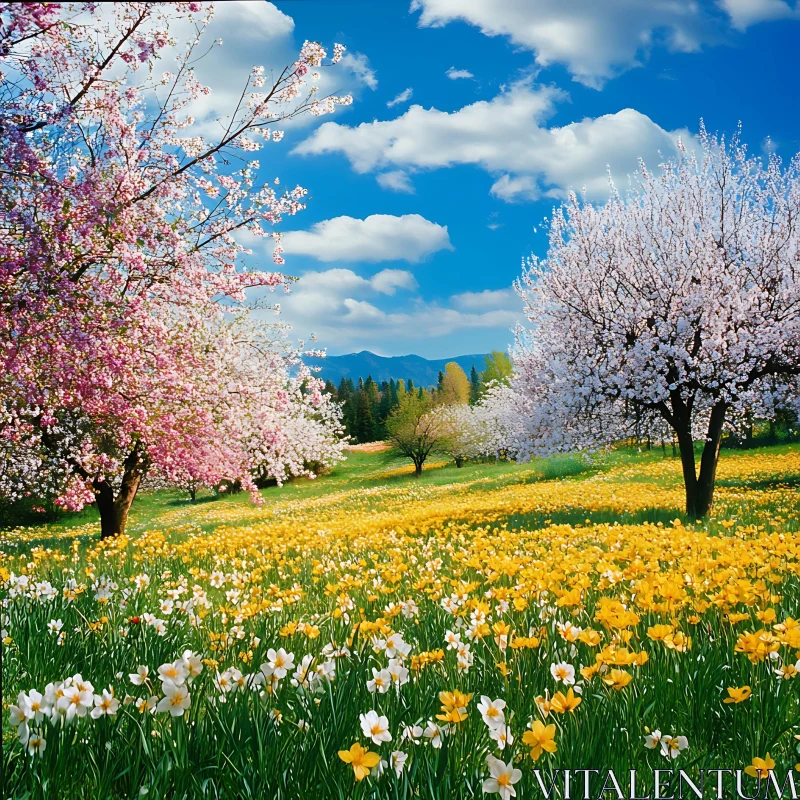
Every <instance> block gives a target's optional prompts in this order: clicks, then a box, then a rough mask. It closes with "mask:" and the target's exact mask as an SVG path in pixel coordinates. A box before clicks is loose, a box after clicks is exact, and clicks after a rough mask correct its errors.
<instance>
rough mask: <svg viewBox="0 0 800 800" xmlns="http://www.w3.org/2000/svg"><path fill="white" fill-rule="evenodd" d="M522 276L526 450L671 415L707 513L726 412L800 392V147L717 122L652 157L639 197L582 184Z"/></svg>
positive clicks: (689, 490) (692, 500)
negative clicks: (719, 132)
mask: <svg viewBox="0 0 800 800" xmlns="http://www.w3.org/2000/svg"><path fill="white" fill-rule="evenodd" d="M517 289H518V291H519V293H520V295H521V296H522V298H523V300H524V302H525V310H526V315H527V316H528V318H529V320H530V321H531V323H532V324H531V330H530V331H528V332H527V333H526V334H523V335H522V336H521V337H520V339H519V346H518V353H517V358H516V369H517V372H518V377H517V380H516V384H515V386H516V389H517V390H518V391H519V392H520V393H521V394H523V395H524V396H525V397H526V399H527V400H528V402H529V404H530V406H529V407H530V414H529V416H528V418H527V424H526V429H527V430H526V436H525V439H526V442H525V444H524V446H523V448H522V449H523V451H527V453H528V454H530V453H532V452H536V451H553V450H559V449H569V448H584V447H593V446H596V445H597V444H599V443H603V442H611V441H614V440H618V439H620V438H622V437H624V436H627V435H629V433H630V432H631V430H632V429H633V426H634V425H635V424H645V425H646V424H648V420H652V419H654V418H660V419H661V420H662V421H663V422H664V423H666V424H667V425H668V426H669V427H670V428H671V429H672V430H673V431H674V432H675V435H676V437H677V440H678V444H679V447H680V455H681V462H682V466H683V477H684V483H685V487H686V513H687V514H688V515H689V516H691V517H695V518H701V517H703V516H705V515H706V514H707V513H708V511H709V509H710V508H711V505H712V499H713V493H714V484H715V476H716V469H717V460H718V456H719V447H720V441H721V437H722V433H723V429H724V427H725V426H726V424H731V423H732V422H734V421H735V419H736V417H737V415H740V414H742V413H743V412H745V411H746V410H748V409H756V410H757V411H758V412H759V413H762V414H772V413H774V411H775V410H776V409H778V408H780V407H781V406H787V405H789V404H792V403H796V402H797V398H798V375H800V156H798V157H796V158H795V159H794V160H793V161H792V162H791V163H790V164H789V165H788V166H786V167H783V166H782V165H781V163H780V161H779V159H778V158H777V157H776V156H775V155H771V156H770V157H769V158H767V159H766V160H762V159H759V158H753V157H749V156H748V155H747V154H746V152H745V148H744V146H743V145H742V144H741V142H740V140H739V137H738V136H736V137H734V138H733V140H732V141H730V142H726V141H725V140H724V139H719V138H717V137H715V136H711V135H709V134H707V133H706V132H705V130H703V129H701V132H700V137H699V151H698V152H694V151H693V152H685V151H683V155H682V157H681V158H680V159H679V160H677V161H676V162H672V163H668V164H664V165H662V169H661V171H660V172H659V173H658V174H655V173H652V172H649V171H648V170H647V169H646V167H645V166H644V164H642V165H641V167H640V171H639V173H638V175H637V180H636V182H635V185H634V187H633V188H632V189H631V190H630V192H629V193H628V194H627V195H626V196H625V197H622V196H620V195H619V194H617V193H614V194H612V196H611V198H610V200H609V201H608V203H607V204H606V205H604V206H601V207H597V206H593V205H591V204H589V203H587V202H582V201H580V200H579V199H578V198H577V197H576V196H575V195H574V194H573V195H571V196H570V198H569V200H568V202H567V203H566V204H565V205H564V206H563V207H562V208H560V209H558V210H557V211H556V212H555V214H554V217H553V219H552V222H551V227H550V248H549V252H548V255H547V257H546V258H545V259H543V260H539V259H537V258H531V259H530V261H529V262H528V264H527V268H526V269H525V271H524V274H523V276H522V279H521V280H520V281H519V282H518V285H517ZM698 438H699V439H700V440H701V442H702V448H701V453H700V458H699V469H698V465H697V463H696V459H695V450H694V441H695V439H698Z"/></svg>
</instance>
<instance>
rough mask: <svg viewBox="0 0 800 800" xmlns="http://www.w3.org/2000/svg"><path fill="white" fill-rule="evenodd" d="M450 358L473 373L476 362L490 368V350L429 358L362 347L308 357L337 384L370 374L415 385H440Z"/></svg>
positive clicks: (480, 367)
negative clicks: (387, 354)
mask: <svg viewBox="0 0 800 800" xmlns="http://www.w3.org/2000/svg"><path fill="white" fill-rule="evenodd" d="M450 361H455V362H456V363H457V364H459V365H460V366H461V368H462V369H463V370H464V372H466V373H467V376H469V373H470V370H471V369H472V365H473V364H474V365H475V369H476V370H478V372H481V371H482V370H484V369H486V354H482V353H480V354H477V355H468V356H455V357H454V358H438V359H427V358H423V357H422V356H414V355H410V356H392V357H390V358H387V357H385V356H376V355H375V353H370V352H369V350H362V351H361V352H360V353H349V354H348V355H344V356H327V357H326V358H308V359H306V362H307V363H308V364H309V365H310V366H319V367H321V368H322V369H321V370H320V371H319V372H318V373H317V377H319V378H322V379H323V380H326V381H332V382H333V383H335V384H336V385H337V386H338V385H339V381H341V380H342V378H352V379H353V381H358V379H359V378H364V379H366V377H367V376H368V375H371V376H372V380H374V381H375V382H376V383H381V382H382V381H388V380H391V379H392V378H394V379H395V380H398V379H400V378H402V379H403V380H408V379H409V378H411V380H413V381H414V385H415V386H425V387H426V388H427V387H430V386H436V382H437V380H438V378H439V372H440V371H442V372H444V366H445V364H447V363H448V362H450Z"/></svg>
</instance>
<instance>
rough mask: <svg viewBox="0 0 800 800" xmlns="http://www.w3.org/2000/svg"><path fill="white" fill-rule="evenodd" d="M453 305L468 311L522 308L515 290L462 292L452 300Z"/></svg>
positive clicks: (514, 309)
mask: <svg viewBox="0 0 800 800" xmlns="http://www.w3.org/2000/svg"><path fill="white" fill-rule="evenodd" d="M451 301H452V303H453V305H455V306H458V308H463V309H467V310H470V311H472V310H478V309H483V310H485V311H489V310H492V309H494V310H496V309H506V310H510V311H514V312H515V313H516V311H518V310H519V308H520V303H521V301H520V299H519V295H518V294H517V293H516V292H515V291H514V290H513V289H484V290H483V291H482V292H461V294H455V295H453V297H452V298H451Z"/></svg>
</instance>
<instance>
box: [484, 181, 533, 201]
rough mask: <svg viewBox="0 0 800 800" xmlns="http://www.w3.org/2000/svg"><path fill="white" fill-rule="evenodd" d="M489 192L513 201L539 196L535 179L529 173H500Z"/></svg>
mask: <svg viewBox="0 0 800 800" xmlns="http://www.w3.org/2000/svg"><path fill="white" fill-rule="evenodd" d="M489 194H492V195H494V196H495V197H499V198H500V199H501V200H505V201H506V202H507V203H514V202H516V201H517V200H535V199H536V198H537V197H539V194H540V193H539V187H538V185H537V183H536V179H535V178H533V177H531V176H530V175H517V176H516V177H512V176H511V175H501V176H500V177H499V178H498V179H497V180H496V181H495V182H494V183H493V184H492V186H491V188H490V189H489Z"/></svg>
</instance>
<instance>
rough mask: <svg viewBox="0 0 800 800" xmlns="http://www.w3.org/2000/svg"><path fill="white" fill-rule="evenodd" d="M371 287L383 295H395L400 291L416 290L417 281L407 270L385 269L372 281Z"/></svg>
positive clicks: (373, 277) (374, 276)
mask: <svg viewBox="0 0 800 800" xmlns="http://www.w3.org/2000/svg"><path fill="white" fill-rule="evenodd" d="M370 285H371V286H372V288H373V289H375V291H376V292H380V293H381V294H394V293H395V292H396V291H397V290H398V289H416V288H417V287H418V286H419V284H418V283H417V279H416V278H415V277H414V276H413V275H412V274H411V273H410V272H409V271H408V270H405V269H383V270H381V271H380V272H379V273H377V274H376V275H373V276H372V278H371V279H370Z"/></svg>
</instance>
